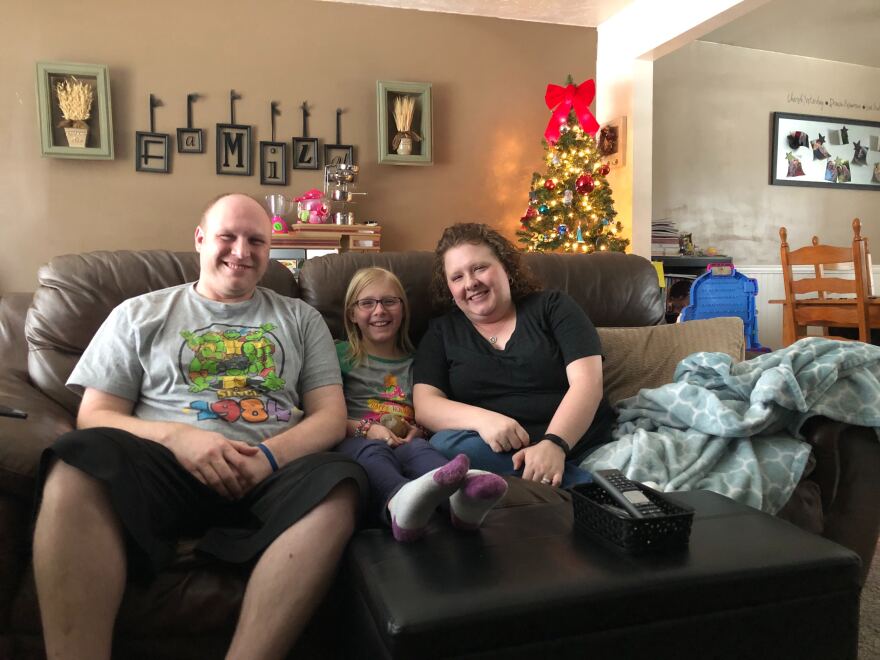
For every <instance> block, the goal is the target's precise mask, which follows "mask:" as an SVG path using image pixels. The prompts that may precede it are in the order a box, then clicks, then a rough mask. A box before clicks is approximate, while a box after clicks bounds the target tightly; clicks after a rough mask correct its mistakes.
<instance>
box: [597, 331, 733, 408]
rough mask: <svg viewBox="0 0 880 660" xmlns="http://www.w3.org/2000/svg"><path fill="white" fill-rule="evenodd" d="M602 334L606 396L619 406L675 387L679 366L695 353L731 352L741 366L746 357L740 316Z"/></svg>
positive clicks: (600, 337) (601, 332)
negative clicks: (643, 394)
mask: <svg viewBox="0 0 880 660" xmlns="http://www.w3.org/2000/svg"><path fill="white" fill-rule="evenodd" d="M598 332H599V339H600V340H601V341H602V353H603V355H604V356H605V361H604V363H603V367H602V377H603V379H604V383H605V397H606V398H607V399H608V401H610V402H611V403H614V404H616V403H617V402H618V401H621V400H622V399H626V398H629V397H631V396H635V395H636V394H638V392H639V390H640V389H642V388H649V389H650V388H654V387H659V386H661V385H665V384H666V383H671V382H672V376H673V374H674V373H675V367H676V365H677V364H678V363H679V362H681V360H683V359H684V358H686V357H687V356H688V355H690V354H691V353H697V352H700V351H714V352H720V353H727V354H728V355H729V356H730V357H732V358H733V359H734V360H735V361H737V362H738V361H740V360H742V359H743V357H744V356H745V337H744V335H743V322H742V319H740V318H736V317H725V318H717V319H706V320H702V321H688V322H686V323H676V324H674V325H656V326H650V327H644V328H598Z"/></svg>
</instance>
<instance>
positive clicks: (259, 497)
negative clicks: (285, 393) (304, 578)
mask: <svg viewBox="0 0 880 660" xmlns="http://www.w3.org/2000/svg"><path fill="white" fill-rule="evenodd" d="M55 458H60V459H61V460H63V461H64V462H65V463H67V464H69V465H72V466H73V467H76V468H78V469H80V470H82V471H83V472H85V473H86V474H88V475H90V476H92V477H94V478H96V479H98V480H100V481H102V482H104V483H105V484H106V486H107V491H108V494H109V497H110V502H111V505H112V506H113V509H114V510H115V511H116V513H117V515H118V516H119V519H120V521H121V522H122V525H123V528H124V529H125V532H126V545H127V551H128V558H129V564H130V566H129V570H130V572H131V573H132V575H133V577H138V576H140V577H150V576H152V575H155V573H158V572H159V571H160V570H162V569H163V568H165V567H166V566H168V565H169V564H170V563H171V561H172V560H173V559H174V556H175V551H176V547H177V542H178V540H179V539H181V538H198V539H199V540H198V543H197V544H196V549H197V550H199V551H201V552H206V553H208V554H211V555H213V556H215V557H217V558H219V559H222V560H224V561H227V562H232V563H241V564H243V563H247V562H249V561H251V560H253V559H255V558H256V557H257V556H258V555H259V554H260V553H261V552H262V551H263V550H265V549H266V548H267V547H268V546H269V545H270V544H271V543H272V541H274V540H275V539H276V538H277V537H278V536H279V535H280V534H282V533H283V532H284V531H285V530H286V529H288V528H289V527H290V526H291V525H293V524H294V523H295V522H297V521H298V520H299V519H300V518H302V517H303V516H305V515H306V514H307V513H308V512H309V511H311V510H312V508H314V507H315V506H316V505H317V504H319V503H320V502H321V501H322V500H324V498H325V497H327V495H328V494H329V493H330V491H331V490H332V489H333V488H334V487H335V486H336V485H337V484H339V483H340V482H342V481H344V480H346V479H352V480H354V481H355V483H356V484H357V485H358V489H359V491H360V500H361V508H362V509H363V504H364V502H365V501H366V498H367V496H368V494H369V485H368V482H367V479H366V475H365V474H364V471H363V468H361V467H360V466H359V465H358V464H357V463H355V462H354V461H352V460H351V459H348V458H346V457H345V456H343V455H341V454H338V453H335V452H325V453H318V454H309V455H308V456H303V457H302V458H299V459H297V460H295V461H292V462H291V463H289V464H287V465H285V466H284V467H283V468H281V469H280V470H278V471H277V472H274V473H272V474H271V475H269V476H268V477H267V478H266V479H265V480H264V481H262V482H261V483H259V484H258V485H257V486H255V487H254V488H253V489H252V490H251V491H250V492H248V493H247V494H246V495H245V496H244V497H243V498H241V499H240V500H236V501H229V500H227V499H225V498H223V497H221V496H220V495H219V494H218V493H217V492H215V491H214V490H213V489H211V488H210V487H208V486H206V485H204V484H203V483H201V482H200V481H199V480H198V479H196V478H195V477H194V476H193V475H192V474H190V473H189V472H188V471H187V470H185V469H184V468H183V466H182V465H180V463H179V462H178V461H177V459H176V458H175V457H174V454H173V453H172V452H171V451H170V450H168V449H167V448H165V447H164V446H162V445H160V444H158V443H156V442H152V441H150V440H144V439H142V438H139V437H137V436H135V435H132V434H131V433H128V432H126V431H122V430H119V429H113V428H93V429H84V430H78V431H72V432H70V433H66V434H64V435H62V436H61V437H60V438H58V440H56V441H55V443H54V444H53V445H52V446H51V447H49V448H47V449H46V450H45V451H44V452H43V455H42V458H41V461H40V473H39V480H38V490H37V500H38V502H39V499H40V496H41V494H42V489H43V483H44V481H45V478H46V475H47V474H48V472H49V468H50V467H51V465H52V463H53V461H54V459H55ZM316 551H317V550H316Z"/></svg>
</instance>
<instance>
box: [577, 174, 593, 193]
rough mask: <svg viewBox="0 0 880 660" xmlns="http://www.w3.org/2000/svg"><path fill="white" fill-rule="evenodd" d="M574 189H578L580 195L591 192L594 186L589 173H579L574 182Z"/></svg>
mask: <svg viewBox="0 0 880 660" xmlns="http://www.w3.org/2000/svg"><path fill="white" fill-rule="evenodd" d="M574 187H575V190H577V191H578V193H580V194H581V195H586V194H587V193H591V192H593V188H595V187H596V184H595V182H594V181H593V177H591V176H590V175H589V174H581V175H580V176H579V177H578V178H577V181H575V182H574Z"/></svg>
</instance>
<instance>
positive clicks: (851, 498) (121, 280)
mask: <svg viewBox="0 0 880 660" xmlns="http://www.w3.org/2000/svg"><path fill="white" fill-rule="evenodd" d="M431 258H432V255H431V254H430V253H417V252H413V253H379V254H371V255H358V254H343V255H333V256H329V257H322V258H318V259H315V260H311V261H309V262H307V263H306V264H305V267H304V268H303V269H302V272H301V273H300V277H299V281H298V282H297V280H296V279H295V278H294V277H293V276H292V275H291V274H290V273H289V272H288V271H287V270H285V269H284V268H283V267H281V266H280V265H278V264H275V263H273V264H272V266H273V267H272V268H270V270H269V272H268V273H267V276H266V277H265V279H264V281H263V284H264V285H265V286H268V287H270V288H273V289H275V290H277V291H279V292H282V293H284V294H285V295H289V296H298V297H301V298H303V299H304V300H306V301H307V302H308V303H310V304H311V305H313V306H314V307H316V308H317V309H318V310H319V311H320V312H321V313H322V314H323V316H324V318H325V319H326V321H327V323H328V325H329V327H330V330H331V332H332V333H333V334H334V336H336V337H340V336H341V335H342V299H343V295H344V292H345V287H346V285H347V283H348V281H349V279H350V278H351V275H352V274H353V273H354V272H355V271H356V270H357V269H358V268H360V267H363V266H366V265H374V264H375V265H380V266H384V267H387V268H390V269H391V270H393V271H395V272H396V273H397V274H398V275H399V276H400V278H401V279H402V281H403V282H404V284H405V287H406V289H407V293H408V295H409V298H410V301H411V304H412V308H413V318H412V333H413V338H414V339H416V340H417V339H418V338H419V337H420V336H421V334H422V333H423V332H424V330H425V328H426V326H427V322H428V319H429V318H430V314H431V310H430V304H429V297H428V281H429V278H430V266H431ZM526 261H527V263H528V265H529V266H531V267H532V269H533V270H534V271H535V272H536V274H537V275H538V276H539V278H540V279H542V280H543V281H544V283H545V284H546V285H547V286H549V287H555V288H560V289H563V290H565V291H567V292H568V293H569V294H571V295H572V296H573V297H574V298H575V300H577V301H578V302H579V303H580V304H581V305H582V306H583V307H584V308H585V309H586V310H587V312H588V314H589V316H590V318H591V319H592V320H593V322H594V324H595V325H596V326H598V327H639V326H653V325H656V324H658V323H661V322H662V319H663V312H664V309H663V304H662V299H661V293H660V289H659V286H658V282H657V276H656V273H655V271H654V269H653V268H652V267H651V265H650V264H649V262H648V261H646V260H645V259H642V258H640V257H637V256H633V255H622V254H605V253H602V254H594V255H527V259H526ZM197 276H198V259H197V255H196V254H195V253H192V254H190V253H170V252H164V251H143V252H95V253H88V254H82V255H68V256H63V257H58V258H56V259H54V260H52V261H51V262H50V263H49V264H48V265H46V266H44V267H43V268H42V269H41V270H40V273H39V288H38V290H37V291H36V292H35V293H34V294H33V295H31V294H5V295H3V296H2V298H0V355H2V358H3V369H2V370H0V404H4V405H8V406H12V407H14V408H19V409H22V410H25V411H26V412H27V413H28V419H27V420H20V419H14V418H8V417H0V658H7V657H9V658H38V657H42V653H43V652H42V641H41V633H40V621H39V613H38V609H37V604H36V597H35V591H34V585H33V576H32V573H31V569H30V560H29V547H30V537H31V518H30V516H31V510H30V509H31V502H32V495H33V488H34V475H35V473H36V468H37V463H38V460H39V456H40V453H41V451H42V450H43V448H44V447H46V446H47V445H49V444H50V443H51V442H52V441H53V440H54V438H55V437H57V436H58V435H59V434H60V433H62V432H64V431H66V430H68V429H70V428H72V427H73V424H74V417H75V413H76V409H77V405H78V400H77V397H76V396H75V395H74V394H73V393H71V392H70V391H68V390H67V389H66V388H65V387H64V382H65V379H66V378H67V375H68V374H69V373H70V371H71V369H72V367H73V365H74V364H75V362H76V360H77V359H78V357H79V355H80V354H81V353H82V351H83V349H84V348H85V346H86V345H87V344H88V342H89V340H90V339H91V337H92V336H93V334H94V332H95V331H96V329H97V328H98V326H99V325H100V324H101V322H102V321H103V320H104V318H105V317H106V316H107V314H108V313H109V312H110V310H111V309H112V308H113V307H114V306H115V305H117V304H118V303H119V302H121V301H122V300H124V299H126V298H128V297H131V296H134V295H138V294H140V293H144V292H147V291H151V290H155V289H159V288H162V287H167V286H172V285H175V284H179V283H182V282H186V281H193V280H195V279H196V278H197ZM671 330H672V331H674V329H671ZM647 345H648V346H650V342H649V343H648V344H647ZM703 348H704V350H705V349H706V348H705V347H703ZM629 357H630V359H631V360H634V361H638V360H639V359H640V357H639V356H638V355H631V356H629ZM614 368H615V365H614V364H606V373H611V372H613V370H614ZM808 440H809V441H810V442H811V443H812V444H813V447H814V450H813V457H814V459H815V460H814V461H813V462H811V463H812V465H811V471H810V472H809V474H807V475H806V476H805V477H804V479H803V480H802V482H801V484H800V485H799V487H798V490H797V491H796V492H795V495H794V496H793V497H792V499H791V501H790V503H789V505H788V506H787V507H786V508H785V509H784V510H783V511H782V512H781V513H780V514H779V515H780V517H783V518H787V519H789V520H791V521H793V522H795V523H796V524H798V525H799V526H801V527H804V528H807V529H809V530H810V531H813V532H815V533H817V534H821V535H822V536H825V537H827V538H830V539H832V540H834V541H837V542H839V543H841V544H842V545H845V546H847V547H848V548H850V549H852V550H854V551H856V552H857V553H858V554H859V555H860V557H861V559H862V562H863V569H864V570H866V568H867V566H868V565H870V559H871V556H872V555H873V551H874V548H875V546H876V543H877V536H878V528H880V479H878V474H880V443H878V442H877V439H876V436H875V435H874V432H873V431H871V430H868V429H862V428H857V427H849V426H846V425H843V424H839V423H831V422H828V421H827V420H821V419H820V420H816V421H815V422H814V423H812V424H811V425H810V433H809V438H808ZM510 481H511V489H510V492H509V494H508V496H507V498H506V499H505V501H504V502H503V503H502V507H504V508H505V509H506V510H505V511H503V512H500V514H499V515H503V516H504V520H505V524H507V525H512V526H515V525H516V512H515V511H514V510H513V509H515V508H516V507H518V506H523V505H527V504H528V503H530V502H552V501H558V500H559V498H560V497H562V496H563V494H561V493H559V492H558V491H554V490H553V489H551V488H549V487H544V486H540V485H536V484H525V483H523V482H521V481H519V480H517V479H511V480H510ZM514 532H515V530H513V531H512V533H514ZM441 533H442V532H441ZM246 578H247V576H246V573H245V572H243V571H242V570H241V569H235V568H231V567H228V566H221V565H218V564H217V563H216V562H212V561H210V560H207V559H205V558H203V557H199V556H195V555H194V554H193V553H192V552H190V551H189V550H188V546H187V544H186V543H182V544H181V546H180V556H179V560H178V561H177V562H176V563H175V565H174V566H173V567H171V568H170V569H169V570H167V571H165V572H164V573H163V574H162V575H160V576H159V578H158V579H157V580H156V581H155V582H154V583H152V584H150V585H149V586H137V585H132V586H131V587H130V588H129V590H128V591H127V593H126V596H125V599H124V602H123V605H122V609H121V612H120V616H119V621H118V625H117V643H116V655H117V656H118V657H120V658H157V657H168V658H210V657H222V655H223V653H224V650H225V647H226V643H227V641H228V639H229V636H230V635H231V632H232V627H233V625H234V622H235V620H236V616H237V613H238V608H239V605H240V602H241V597H242V593H243V586H244V584H245V581H246ZM332 600H333V599H332V598H331V599H329V600H328V603H329V604H328V605H325V607H324V609H323V610H322V611H321V612H319V615H318V616H317V618H316V623H315V625H313V626H312V628H311V629H310V631H309V632H308V633H307V635H306V636H305V639H304V640H303V642H302V645H301V646H300V649H299V650H300V651H302V652H303V653H305V654H308V652H311V653H312V654H313V655H315V656H316V657H332V656H333V655H334V653H338V654H339V655H341V656H345V655H346V653H345V651H344V650H340V648H341V647H340V639H339V638H340V637H341V636H340V635H339V634H338V631H340V630H346V625H345V622H344V621H338V620H336V618H337V617H338V616H339V614H338V612H337V611H335V610H328V608H331V607H332ZM83 606H84V607H87V606H88V603H83ZM332 630H336V634H328V632H329V631H332ZM348 641H349V642H350V641H351V640H348Z"/></svg>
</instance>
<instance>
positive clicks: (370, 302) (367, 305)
mask: <svg viewBox="0 0 880 660" xmlns="http://www.w3.org/2000/svg"><path fill="white" fill-rule="evenodd" d="M402 302H403V299H402V298H398V297H397V296H388V297H387V298H361V299H360V300H355V301H354V304H355V305H357V306H358V307H359V308H360V309H362V310H364V311H365V312H372V311H373V310H374V309H376V305H380V304H381V305H382V307H384V308H385V309H394V308H396V307H397V306H398V305H399V304H400V303H402Z"/></svg>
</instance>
